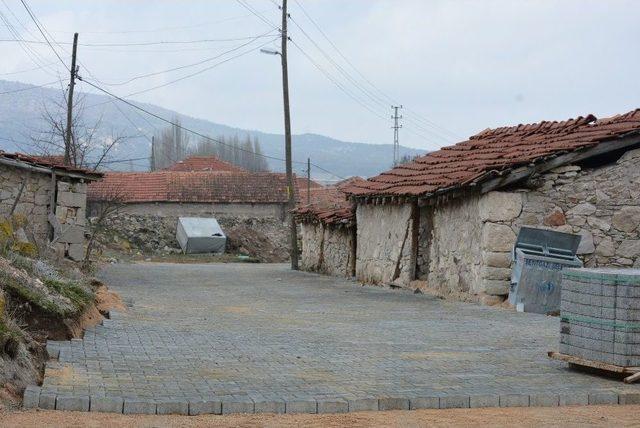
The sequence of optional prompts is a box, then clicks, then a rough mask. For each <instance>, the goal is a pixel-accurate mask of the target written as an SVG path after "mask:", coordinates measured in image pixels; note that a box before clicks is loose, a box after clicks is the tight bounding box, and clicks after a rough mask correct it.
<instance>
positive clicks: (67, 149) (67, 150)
mask: <svg viewBox="0 0 640 428" xmlns="http://www.w3.org/2000/svg"><path fill="white" fill-rule="evenodd" d="M77 49H78V33H75V34H74V35H73V52H72V53H71V68H70V69H69V71H70V73H71V79H70V80H69V99H68V100H67V131H66V132H65V135H64V164H65V165H70V164H71V143H72V138H71V128H72V123H73V88H74V86H75V85H76V74H77V72H78V70H77V69H76V51H77Z"/></svg>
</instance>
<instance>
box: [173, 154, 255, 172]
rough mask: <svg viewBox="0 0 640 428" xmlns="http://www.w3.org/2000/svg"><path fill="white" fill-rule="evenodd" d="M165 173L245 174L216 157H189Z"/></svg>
mask: <svg viewBox="0 0 640 428" xmlns="http://www.w3.org/2000/svg"><path fill="white" fill-rule="evenodd" d="M165 171H233V172H247V170H246V169H244V168H240V167H239V166H236V165H234V164H232V163H229V162H225V161H223V160H221V159H220V158H218V157H217V156H189V157H188V158H185V159H183V160H181V161H179V162H177V163H175V164H173V165H171V166H170V167H168V168H165Z"/></svg>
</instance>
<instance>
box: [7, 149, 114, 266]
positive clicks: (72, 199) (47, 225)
mask: <svg viewBox="0 0 640 428" xmlns="http://www.w3.org/2000/svg"><path fill="white" fill-rule="evenodd" d="M101 178H102V174H101V173H98V172H95V171H89V170H86V169H81V168H76V167H72V166H65V165H62V164H60V163H59V162H57V161H56V160H55V159H49V158H39V157H33V156H28V155H23V154H19V153H6V152H0V217H2V218H8V217H10V216H12V215H16V214H21V215H23V216H25V217H26V218H27V221H28V225H27V230H25V233H26V235H27V238H28V239H29V240H30V241H32V242H34V243H35V244H36V246H37V247H38V248H39V249H40V250H41V251H42V250H44V249H45V248H47V247H49V248H52V249H53V250H55V252H56V254H57V255H58V256H60V257H68V258H70V259H72V260H76V261H79V260H82V259H83V258H84V255H85V225H86V203H87V198H86V195H87V184H88V183H91V182H94V181H96V180H100V179H101Z"/></svg>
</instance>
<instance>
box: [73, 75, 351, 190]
mask: <svg viewBox="0 0 640 428" xmlns="http://www.w3.org/2000/svg"><path fill="white" fill-rule="evenodd" d="M78 79H79V80H81V81H83V82H84V83H86V84H87V85H89V86H91V87H93V88H95V89H97V90H98V91H100V92H103V93H105V94H106V95H109V96H110V97H112V98H114V99H116V100H118V101H121V102H123V103H125V104H127V105H128V106H130V107H133V108H134V109H136V110H139V111H141V112H143V113H146V114H148V115H149V116H152V117H154V118H156V119H158V120H160V121H162V122H165V123H167V124H169V125H172V126H175V127H176V128H178V129H182V130H183V131H186V132H189V133H191V134H194V135H197V136H199V137H201V138H203V139H205V140H208V141H212V142H214V143H216V144H220V145H222V146H226V147H235V146H233V145H232V144H227V143H225V142H224V141H220V140H218V139H215V138H212V137H210V136H208V135H205V134H202V133H201V132H198V131H194V130H193V129H190V128H187V127H185V126H183V125H181V124H179V123H175V122H173V121H171V120H169V119H165V118H164V117H162V116H160V115H158V114H155V113H153V112H151V111H149V110H147V109H145V108H143V107H140V106H138V105H136V104H134V103H132V102H131V101H128V100H126V99H124V98H122V97H120V96H118V95H115V94H114V93H112V92H110V91H108V90H106V89H104V88H101V87H100V86H98V85H96V84H94V83H92V82H89V81H87V80H85V79H82V78H81V77H78ZM237 149H238V150H239V151H241V152H245V153H250V154H252V155H254V156H260V157H263V158H265V159H272V160H276V161H281V162H284V161H285V159H282V158H279V157H276V156H269V155H265V154H262V153H256V152H255V151H253V150H247V149H243V148H242V147H238V148H237ZM293 163H295V164H301V165H306V162H301V161H293ZM312 165H313V166H314V167H316V168H318V169H320V170H322V171H324V172H326V173H328V174H331V175H334V176H335V177H339V178H340V176H339V175H338V174H335V173H333V172H331V171H329V170H327V169H325V168H323V167H321V166H319V165H316V164H312Z"/></svg>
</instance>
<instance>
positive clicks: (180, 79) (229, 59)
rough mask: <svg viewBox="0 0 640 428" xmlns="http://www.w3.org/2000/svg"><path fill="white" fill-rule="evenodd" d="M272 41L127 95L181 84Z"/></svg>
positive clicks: (130, 95)
mask: <svg viewBox="0 0 640 428" xmlns="http://www.w3.org/2000/svg"><path fill="white" fill-rule="evenodd" d="M272 41H273V40H269V41H268V42H266V43H263V44H261V45H259V46H257V47H255V48H252V49H249V50H247V51H244V52H241V53H239V54H237V55H234V56H232V57H230V58H227V59H224V60H222V61H219V62H217V63H215V64H213V65H210V66H209V67H205V68H203V69H201V70H198V71H195V72H193V73H191V74H187V75H186V76H182V77H179V78H177V79H174V80H171V81H169V82H165V83H163V84H161V85H157V86H153V87H151V88H147V89H143V90H140V91H136V92H132V93H130V94H128V95H127V97H132V96H134V95H140V94H144V93H146V92H149V91H153V90H156V89H160V88H164V87H165V86H169V85H172V84H174V83H177V82H180V81H182V80H185V79H189V78H191V77H194V76H197V75H199V74H202V73H204V72H206V71H209V70H211V69H213V68H215V67H217V66H219V65H222V64H225V63H227V62H229V61H231V60H233V59H236V58H240V57H241V56H244V55H246V54H248V53H251V52H253V51H256V50H258V49H260V48H261V47H263V46H266V45H268V44H269V43H271V42H272Z"/></svg>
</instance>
